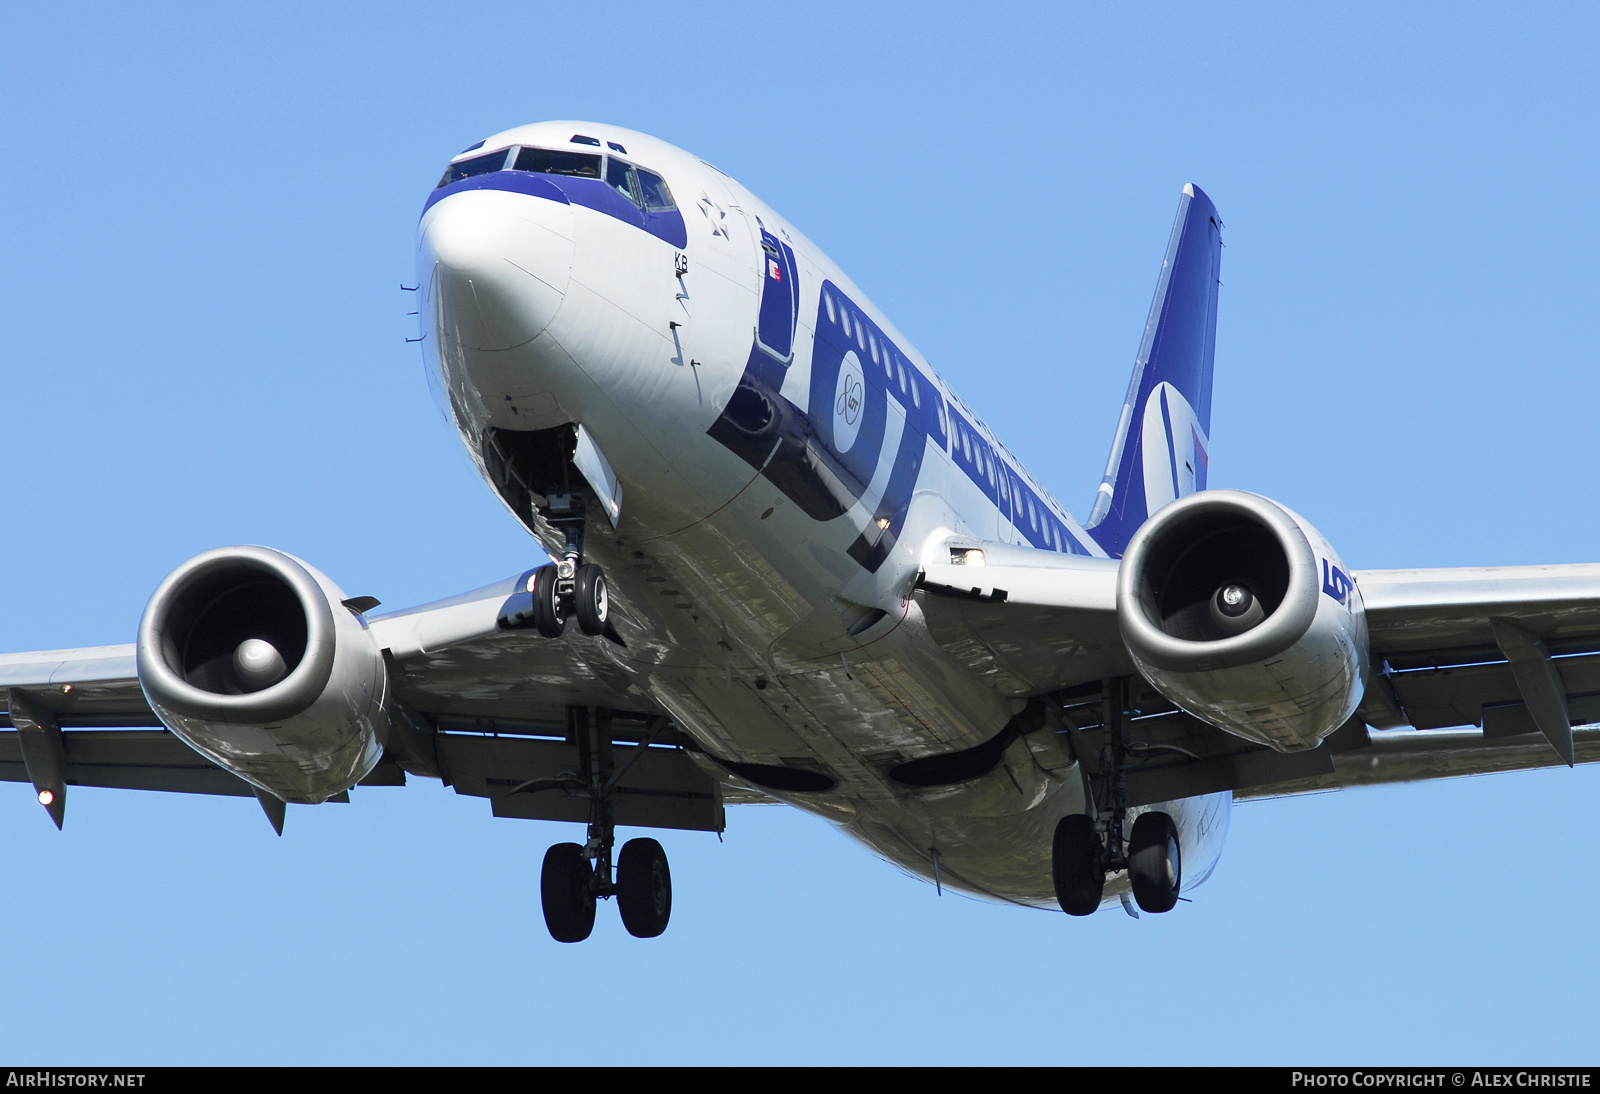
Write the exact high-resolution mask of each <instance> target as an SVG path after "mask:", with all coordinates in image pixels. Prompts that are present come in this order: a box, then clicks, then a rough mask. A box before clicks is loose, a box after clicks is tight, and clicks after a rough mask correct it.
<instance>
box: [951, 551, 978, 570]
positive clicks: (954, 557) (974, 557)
mask: <svg viewBox="0 0 1600 1094" xmlns="http://www.w3.org/2000/svg"><path fill="white" fill-rule="evenodd" d="M950 565H952V566H982V565H983V551H982V549H981V548H978V547H952V548H950Z"/></svg>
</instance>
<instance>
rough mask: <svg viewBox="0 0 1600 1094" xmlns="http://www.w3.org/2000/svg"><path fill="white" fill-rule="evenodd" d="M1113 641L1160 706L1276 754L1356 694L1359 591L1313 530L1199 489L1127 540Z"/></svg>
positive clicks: (1256, 500)
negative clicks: (1161, 700)
mask: <svg viewBox="0 0 1600 1094" xmlns="http://www.w3.org/2000/svg"><path fill="white" fill-rule="evenodd" d="M1117 622H1118V624H1119V626H1120V627H1121V630H1122V640H1123V642H1124V644H1126V646H1127V647H1128V652H1129V653H1131V654H1132V655H1133V659H1134V661H1135V662H1136V663H1137V664H1138V666H1139V669H1140V671H1142V672H1143V673H1144V675H1145V677H1146V678H1147V679H1149V681H1150V682H1151V683H1152V684H1154V685H1155V686H1156V688H1157V689H1158V690H1160V692H1161V693H1162V694H1163V695H1165V696H1166V697H1167V698H1168V699H1170V700H1172V702H1174V703H1176V704H1177V705H1178V706H1180V707H1182V708H1183V709H1184V710H1186V711H1188V712H1189V713H1190V714H1193V715H1194V716H1195V717H1197V718H1202V719H1204V720H1205V721H1207V722H1210V723H1211V724H1212V725H1215V726H1217V727H1219V728H1221V729H1224V730H1227V731H1228V732H1229V733H1233V734H1236V735H1237V736H1240V737H1243V738H1246V739H1247V740H1251V741H1256V742H1259V743H1261V744H1264V745H1269V746H1271V747H1272V748H1274V749H1277V750H1278V751H1280V752H1296V751H1300V750H1302V749H1308V748H1315V747H1316V746H1317V744H1318V743H1319V742H1321V740H1322V739H1323V738H1324V737H1326V736H1327V735H1328V734H1330V733H1332V732H1333V731H1334V730H1335V729H1338V728H1339V726H1340V725H1342V724H1343V723H1344V721H1345V720H1346V719H1347V718H1349V717H1350V715H1351V714H1352V713H1354V712H1355V709H1356V706H1357V705H1358V704H1359V703H1360V701H1361V696H1362V692H1363V691H1364V689H1365V686H1366V671H1367V653H1368V644H1367V623H1366V615H1365V613H1364V611H1363V609H1362V605H1361V593H1360V591H1359V590H1358V589H1357V588H1356V585H1355V582H1354V581H1353V580H1351V578H1350V576H1349V571H1348V570H1346V569H1345V568H1344V564H1343V563H1342V562H1341V561H1340V560H1339V556H1338V554H1337V553H1336V552H1335V551H1334V550H1333V548H1332V546H1330V545H1329V543H1328V541H1327V540H1326V539H1324V538H1323V536H1322V534H1321V533H1320V532H1318V531H1317V530H1316V529H1315V528H1313V527H1312V526H1311V525H1310V524H1307V523H1306V522H1305V521H1304V520H1303V519H1302V518H1300V517H1299V516H1297V515H1296V514H1294V513H1292V512H1290V511H1289V510H1287V509H1285V508H1283V507H1282V506H1280V505H1277V504H1275V503H1274V502H1271V501H1268V500H1267V499H1266V498H1263V497H1260V496H1258V495H1255V494H1245V493H1240V492H1239V491H1235V490H1206V491H1201V492H1200V493H1197V494H1191V495H1189V496H1188V497H1186V498H1182V499H1180V500H1178V501H1175V502H1173V503H1172V504H1170V505H1168V506H1166V507H1165V508H1163V509H1161V510H1160V511H1159V512H1157V513H1156V514H1155V515H1154V516H1152V517H1151V518H1150V519H1149V520H1148V521H1146V522H1145V524H1144V525H1143V526H1142V527H1141V528H1140V529H1139V531H1138V532H1137V533H1135V535H1134V537H1133V540H1132V542H1130V543H1129V544H1128V550H1127V552H1126V553H1125V554H1124V555H1123V557H1122V564H1121V567H1120V568H1119V570H1118V572H1117Z"/></svg>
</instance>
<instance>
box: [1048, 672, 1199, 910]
mask: <svg viewBox="0 0 1600 1094" xmlns="http://www.w3.org/2000/svg"><path fill="white" fill-rule="evenodd" d="M1112 683H1113V686H1112V687H1110V688H1109V689H1107V690H1108V694H1107V697H1106V708H1105V718H1104V725H1105V746H1104V748H1103V749H1102V750H1101V756H1100V769H1101V771H1102V773H1103V775H1102V778H1101V779H1099V780H1096V781H1097V782H1101V783H1102V786H1101V787H1100V793H1099V794H1098V795H1096V794H1093V793H1091V794H1090V795H1089V796H1090V803H1089V807H1090V809H1091V810H1094V811H1095V815H1094V816H1090V815H1089V814H1086V813H1073V814H1070V815H1068V816H1065V817H1062V818H1061V820H1060V821H1058V822H1057V823H1056V833H1055V840H1054V842H1053V844H1052V846H1051V855H1050V873H1051V879H1052V880H1053V881H1054V882H1055V890H1056V900H1057V902H1059V903H1060V905H1061V910H1062V911H1063V912H1066V913H1067V914H1068V915H1089V914H1091V913H1092V912H1094V910H1095V909H1097V908H1098V907H1100V900H1101V898H1102V896H1104V894H1105V886H1106V875H1107V874H1108V873H1115V872H1116V871H1118V870H1126V871H1127V872H1128V881H1129V883H1130V884H1131V885H1132V886H1133V899H1134V901H1135V902H1137V903H1138V905H1139V907H1140V908H1141V909H1143V910H1144V911H1147V912H1170V911H1171V910H1172V909H1173V907H1174V906H1175V905H1176V904H1177V903H1178V894H1179V892H1180V888H1181V885H1182V881H1183V861H1182V856H1181V852H1180V849H1179V845H1178V826H1177V824H1175V823H1174V822H1173V820H1172V817H1171V816H1170V815H1169V814H1167V813H1141V814H1139V816H1138V817H1136V818H1135V819H1134V822H1133V831H1132V832H1131V833H1129V834H1128V839H1127V843H1126V846H1124V842H1123V833H1124V832H1125V831H1127V820H1128V807H1127V787H1126V780H1125V777H1124V763H1125V761H1126V759H1127V755H1126V749H1125V748H1124V747H1123V743H1122V719H1123V716H1124V714H1125V713H1126V711H1127V701H1126V700H1127V684H1126V681H1122V680H1118V681H1113V682H1112ZM1085 787H1086V789H1089V787H1090V784H1089V783H1088V782H1086V783H1085ZM1096 798H1099V799H1100V800H1099V801H1098V802H1097V801H1096V800H1095V799H1096ZM1096 805H1098V809H1096Z"/></svg>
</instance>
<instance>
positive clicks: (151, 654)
mask: <svg viewBox="0 0 1600 1094" xmlns="http://www.w3.org/2000/svg"><path fill="white" fill-rule="evenodd" d="M344 599H345V596H344V593H343V592H342V591H340V589H339V587H338V586H336V585H334V584H333V582H331V581H329V580H328V579H327V578H326V577H324V576H323V575H322V574H320V573H318V572H317V571H316V570H315V569H313V568H311V567H310V566H307V565H306V564H305V563H303V562H301V561H300V560H299V559H296V558H293V557H291V556H289V555H286V554H283V553H282V552H280V551H273V550H269V549H267V548H265V547H222V548H219V549H217V550H215V551H207V552H206V553H205V554H203V555H198V556H196V557H194V558H192V559H190V560H189V561H188V562H185V563H184V564H183V565H182V566H179V567H178V568H177V569H176V570H174V571H173V572H172V573H171V574H170V575H169V576H168V577H167V579H166V580H165V581H163V582H162V583H161V585H160V587H159V588H157V589H156V591H155V595H154V596H152V597H151V598H150V603H149V606H148V607H146V608H145V612H144V618H143V619H141V620H140V623H139V644H138V667H139V684H140V686H141V687H142V688H143V689H144V694H145V698H146V699H148V700H149V702H150V706H151V708H152V709H154V710H155V712H156V715H157V716H158V717H159V718H160V719H161V721H162V722H163V723H165V724H166V726H167V728H168V729H170V730H172V732H173V733H175V734H177V735H178V736H179V737H181V738H182V739H183V740H184V741H186V742H187V743H188V744H189V745H191V746H192V747H193V748H194V749H195V750H196V751H197V752H199V753H201V754H202V755H204V756H205V757H206V758H208V759H210V760H211V761H213V762H214V763H216V764H218V765H219V766H221V767H223V768H224V769H226V770H228V771H231V772H233V773H234V774H235V775H238V776H239V777H240V778H242V779H244V780H245V781H246V782H249V783H251V784H253V785H255V786H257V787H260V788H261V789H263V790H266V791H269V792H270V793H272V794H274V795H276V796H277V797H279V798H281V799H282V800H284V801H286V802H303V803H316V802H321V801H326V800H327V799H328V798H330V797H332V796H333V795H335V794H338V793H340V792H341V791H344V790H348V789H349V788H350V787H352V786H354V785H355V784H356V782H357V781H358V780H359V779H361V778H363V777H364V776H365V775H366V774H367V773H368V772H369V771H371V770H372V768H373V767H374V766H375V765H376V764H377V762H378V760H379V759H380V758H381V757H382V755H383V746H384V739H385V736H386V734H387V731H388V720H387V717H386V716H385V713H384V703H385V699H386V692H387V686H388V674H387V670H386V669H385V667H384V661H383V655H382V653H381V651H380V650H379V649H378V646H377V643H376V642H375V641H374V640H373V637H372V633H371V632H370V631H369V630H368V629H367V624H366V620H365V619H363V618H362V617H361V616H360V615H359V614H358V613H357V612H356V611H355V610H354V609H352V608H350V607H346V606H345V605H344V604H343V603H342V602H343V601H344Z"/></svg>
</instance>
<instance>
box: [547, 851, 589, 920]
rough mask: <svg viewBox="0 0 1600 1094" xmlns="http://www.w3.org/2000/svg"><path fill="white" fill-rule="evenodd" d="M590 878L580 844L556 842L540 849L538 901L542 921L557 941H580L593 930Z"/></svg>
mask: <svg viewBox="0 0 1600 1094" xmlns="http://www.w3.org/2000/svg"><path fill="white" fill-rule="evenodd" d="M593 878H594V874H593V872H592V871H591V870H590V869H589V860H588V859H586V858H584V856H583V847H582V846H581V845H579V844H576V843H558V844H556V845H555V846H554V847H552V848H550V850H548V851H546V852H545V853H544V868H543V869H541V870H540V871H539V901H540V903H541V904H543V905H544V925H545V926H546V927H548V928H549V929H550V937H551V938H553V939H555V940H556V941H557V942H582V941H583V940H584V939H585V938H588V937H589V932H590V931H592V930H594V886H593V885H592V884H590V882H591V881H593Z"/></svg>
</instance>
